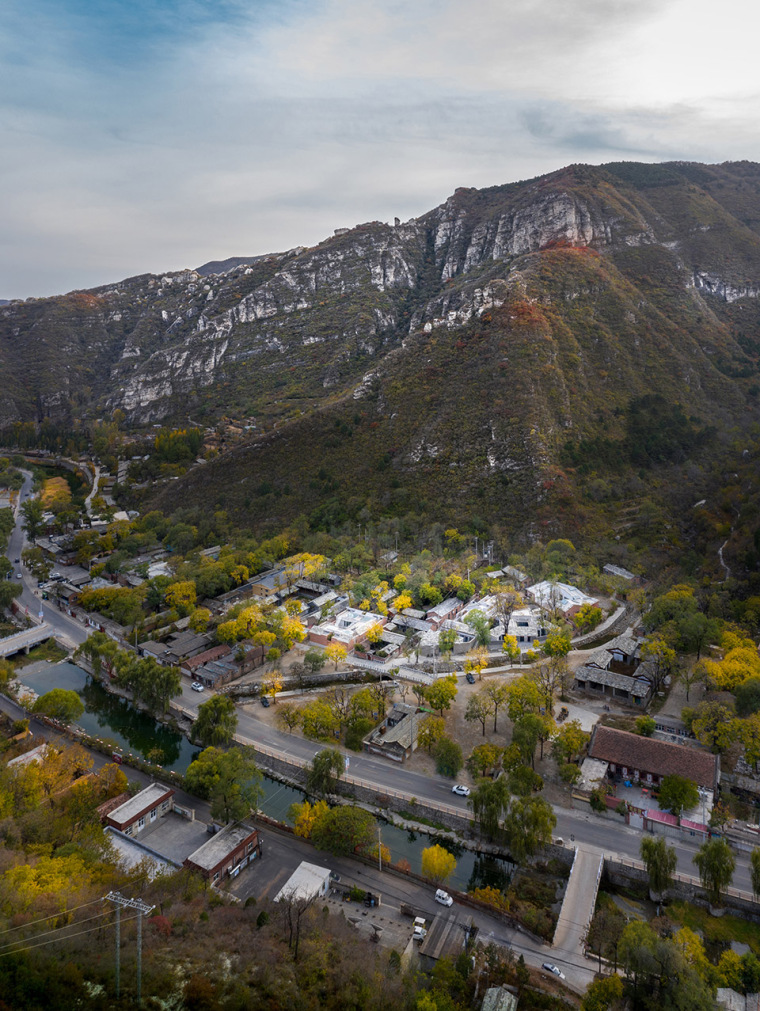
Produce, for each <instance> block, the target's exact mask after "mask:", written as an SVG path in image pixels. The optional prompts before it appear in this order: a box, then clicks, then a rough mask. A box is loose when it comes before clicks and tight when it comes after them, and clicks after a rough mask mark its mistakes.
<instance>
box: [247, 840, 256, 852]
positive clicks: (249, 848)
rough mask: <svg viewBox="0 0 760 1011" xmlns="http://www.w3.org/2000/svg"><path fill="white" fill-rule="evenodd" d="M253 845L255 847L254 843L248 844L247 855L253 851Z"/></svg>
mask: <svg viewBox="0 0 760 1011" xmlns="http://www.w3.org/2000/svg"><path fill="white" fill-rule="evenodd" d="M254 845H255V843H252V842H249V843H248V852H249V853H250V852H251V851H252V850H253V847H254Z"/></svg>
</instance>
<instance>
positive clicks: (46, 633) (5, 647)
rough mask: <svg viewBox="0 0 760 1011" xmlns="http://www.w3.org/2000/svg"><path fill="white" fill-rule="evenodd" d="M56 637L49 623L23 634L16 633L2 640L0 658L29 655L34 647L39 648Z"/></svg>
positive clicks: (27, 629) (0, 642) (29, 629)
mask: <svg viewBox="0 0 760 1011" xmlns="http://www.w3.org/2000/svg"><path fill="white" fill-rule="evenodd" d="M54 635H55V629H54V628H53V626H52V625H48V624H47V622H43V623H42V624H41V625H36V626H35V627H34V628H25V629H24V631H23V632H14V633H13V635H8V636H6V637H5V638H4V639H0V657H6V656H13V654H14V653H20V652H21V651H22V650H23V651H24V653H28V652H29V650H30V649H31V648H32V647H33V646H38V645H39V644H40V643H41V642H44V641H45V640H46V639H50V638H51V637H52V636H54Z"/></svg>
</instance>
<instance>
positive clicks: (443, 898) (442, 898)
mask: <svg viewBox="0 0 760 1011" xmlns="http://www.w3.org/2000/svg"><path fill="white" fill-rule="evenodd" d="M435 901H436V902H440V903H441V905H442V906H453V905H454V900H453V899H452V897H451V896H450V895H449V893H448V892H444V890H443V889H442V888H439V889H437V891H436V893H435Z"/></svg>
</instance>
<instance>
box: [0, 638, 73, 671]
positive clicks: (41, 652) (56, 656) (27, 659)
mask: <svg viewBox="0 0 760 1011" xmlns="http://www.w3.org/2000/svg"><path fill="white" fill-rule="evenodd" d="M68 655H69V654H68V652H67V651H66V650H65V649H61V647H60V646H59V645H58V643H57V642H56V641H55V639H46V640H45V642H41V643H40V644H39V646H34V647H33V648H32V649H30V650H29V652H28V653H21V654H20V655H19V656H17V657H13V659H12V660H11V661H10V662H11V664H12V666H13V669H14V670H17V671H18V670H21V668H22V667H27V666H28V665H29V664H30V663H39V661H40V660H52V661H53V662H55V663H57V662H58V661H60V660H65V659H66V657H67V656H68Z"/></svg>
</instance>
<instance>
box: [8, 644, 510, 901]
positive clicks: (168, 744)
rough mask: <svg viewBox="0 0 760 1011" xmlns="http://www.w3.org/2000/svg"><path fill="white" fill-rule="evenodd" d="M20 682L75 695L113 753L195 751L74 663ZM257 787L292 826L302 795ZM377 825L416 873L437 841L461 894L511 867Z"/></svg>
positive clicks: (184, 763)
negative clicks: (451, 860)
mask: <svg viewBox="0 0 760 1011" xmlns="http://www.w3.org/2000/svg"><path fill="white" fill-rule="evenodd" d="M19 679H20V681H21V682H22V684H24V685H26V686H27V687H28V688H32V689H33V690H34V691H36V692H37V693H38V694H40V695H42V694H44V693H45V692H48V691H50V690H51V688H67V689H69V690H71V691H75V692H76V693H77V694H78V695H79V697H80V698H81V699H82V702H83V703H84V707H85V711H84V713H83V714H82V716H81V717H80V718H79V720H78V721H77V723H78V725H79V726H80V727H81V728H82V729H83V730H84V731H85V732H86V733H88V734H89V735H90V736H92V737H97V738H100V739H101V740H103V741H108V742H109V743H110V744H111V746H112V747H113V748H114V750H117V749H118V750H120V751H122V752H124V753H125V754H130V753H132V754H135V755H139V756H140V757H142V758H144V759H146V760H148V761H152V762H155V763H156V764H157V765H161V766H163V768H165V769H172V770H174V771H176V772H185V771H186V770H187V767H188V765H189V764H190V762H192V761H193V759H194V758H195V757H196V756H197V755H198V753H199V752H198V749H197V748H196V747H195V746H194V745H192V744H190V742H189V741H188V740H187V738H186V737H184V736H183V735H182V734H179V733H177V732H176V731H173V730H170V729H169V728H168V727H166V726H164V725H163V724H162V723H159V722H158V721H157V720H154V719H153V717H152V716H149V715H148V714H147V713H145V712H143V711H142V710H140V709H136V708H135V707H134V706H133V705H132V704H131V703H130V702H129V701H128V700H127V699H123V698H121V697H119V696H118V695H112V694H111V693H110V692H108V691H106V690H105V688H103V687H102V686H101V685H100V684H99V683H98V682H97V681H93V680H92V679H90V678H88V675H87V672H86V671H84V670H82V668H81V667H77V666H76V665H75V664H73V663H69V662H68V661H64V662H63V663H58V664H48V665H47V666H46V667H44V668H43V669H42V670H39V671H37V672H36V673H25V672H24V671H23V670H22V671H20V672H19ZM262 788H263V791H264V795H263V797H262V800H261V809H262V811H263V812H264V813H265V814H266V815H268V816H269V817H270V818H276V819H277V820H278V821H284V822H288V823H291V820H290V818H289V816H288V811H289V809H290V806H291V804H294V803H296V802H300V801H302V800H303V799H304V794H303V793H301V791H300V790H296V789H294V788H293V787H291V786H285V785H283V784H282V783H279V782H277V780H274V779H270V778H269V777H267V776H265V777H264V779H263V782H262ZM379 824H380V831H381V836H382V841H383V844H384V845H385V846H387V847H388V848H389V849H390V851H391V859H392V861H393V863H396V862H397V861H399V860H401V859H404V860H408V861H409V864H410V866H411V868H412V870H413V871H415V872H416V873H417V874H419V873H420V871H421V867H422V851H423V849H425V847H426V846H431V845H433V843H436V842H437V843H439V844H440V845H441V846H444V847H445V848H446V849H448V850H450V851H451V852H452V853H453V854H454V856H455V857H456V858H457V866H456V870H455V871H454V874H453V875H452V877H451V879H450V884H451V887H452V888H456V889H459V890H461V891H467V890H469V889H471V888H480V887H483V886H484V885H493V886H495V887H497V888H501V887H503V886H504V885H505V884H506V882H507V881H508V880H509V878H510V876H511V871H512V866H513V865H512V864H511V863H510V862H509V861H508V860H502V859H499V858H496V857H491V856H485V855H483V854H479V853H474V852H472V851H471V850H467V849H465V848H464V847H462V846H458V845H457V844H456V843H452V842H451V841H450V840H448V839H445V838H437V837H436V836H434V835H432V836H431V835H428V834H427V833H419V834H415V833H413V832H407V831H405V830H404V829H400V828H396V826H394V825H389V824H388V823H386V822H384V821H381V822H380V823H379Z"/></svg>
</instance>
